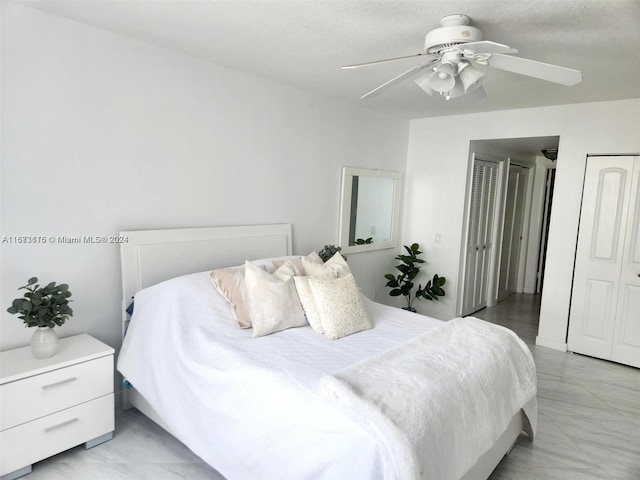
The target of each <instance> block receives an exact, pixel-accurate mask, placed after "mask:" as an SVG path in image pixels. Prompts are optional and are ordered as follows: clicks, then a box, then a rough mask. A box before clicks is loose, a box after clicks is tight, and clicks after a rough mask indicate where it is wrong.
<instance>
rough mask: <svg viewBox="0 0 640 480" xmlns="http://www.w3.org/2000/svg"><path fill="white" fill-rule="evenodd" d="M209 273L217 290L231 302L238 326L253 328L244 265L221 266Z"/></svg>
mask: <svg viewBox="0 0 640 480" xmlns="http://www.w3.org/2000/svg"><path fill="white" fill-rule="evenodd" d="M258 268H264V267H258ZM209 275H210V276H211V280H212V281H213V285H214V286H215V287H216V290H217V291H218V292H219V293H220V295H222V296H223V297H224V298H225V299H226V300H227V302H229V306H230V307H231V313H232V314H233V318H235V320H236V323H237V324H238V326H239V327H240V328H251V313H250V312H249V307H248V305H247V289H246V287H245V280H244V266H240V267H231V268H219V269H216V270H214V271H212V272H211V273H210V274H209Z"/></svg>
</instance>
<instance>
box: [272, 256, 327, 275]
mask: <svg viewBox="0 0 640 480" xmlns="http://www.w3.org/2000/svg"><path fill="white" fill-rule="evenodd" d="M287 261H290V262H291V263H292V264H293V268H294V269H295V271H296V275H305V271H304V266H303V263H302V262H303V261H306V262H310V263H316V264H322V263H323V262H322V259H321V258H320V255H318V254H317V253H316V252H311V253H310V254H309V255H307V256H306V257H296V258H292V259H290V260H274V261H273V266H274V267H275V268H276V269H277V268H280V267H281V266H282V265H284V263H285V262H287Z"/></svg>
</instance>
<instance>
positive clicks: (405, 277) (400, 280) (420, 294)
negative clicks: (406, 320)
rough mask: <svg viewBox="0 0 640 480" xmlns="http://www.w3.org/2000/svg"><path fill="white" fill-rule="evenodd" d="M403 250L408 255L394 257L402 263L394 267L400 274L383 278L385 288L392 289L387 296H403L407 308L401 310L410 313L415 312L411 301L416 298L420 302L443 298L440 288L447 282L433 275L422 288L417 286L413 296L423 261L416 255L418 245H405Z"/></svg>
mask: <svg viewBox="0 0 640 480" xmlns="http://www.w3.org/2000/svg"><path fill="white" fill-rule="evenodd" d="M404 248H405V250H407V253H408V254H407V255H398V256H396V259H397V260H400V261H401V262H402V263H401V264H400V265H396V268H397V269H398V270H399V271H400V273H399V274H398V275H393V274H392V273H387V274H386V275H385V276H384V277H385V278H386V279H387V280H388V281H387V284H386V286H387V287H390V288H391V289H392V290H391V291H390V292H389V295H391V296H392V297H398V296H400V295H404V297H405V298H406V299H407V306H406V307H402V308H403V309H404V310H409V311H410V312H415V311H416V309H415V308H413V301H414V300H415V299H416V298H417V299H418V300H422V299H423V298H424V299H426V300H438V297H443V296H444V289H443V288H442V287H443V286H444V284H445V283H446V281H447V280H446V279H445V277H440V276H438V274H435V275H434V276H433V278H432V279H431V280H429V281H428V282H427V284H426V285H425V286H424V288H423V287H422V284H418V289H417V290H416V292H415V294H414V293H413V287H414V286H415V284H414V283H413V281H414V280H415V278H416V277H417V276H418V273H420V268H421V267H420V264H421V263H424V260H422V259H421V258H418V255H420V254H421V253H422V252H421V251H420V245H418V244H417V243H414V244H413V245H411V246H410V247H408V246H406V245H405V246H404Z"/></svg>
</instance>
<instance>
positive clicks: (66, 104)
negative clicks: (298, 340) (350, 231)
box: [0, 3, 409, 349]
mask: <svg viewBox="0 0 640 480" xmlns="http://www.w3.org/2000/svg"><path fill="white" fill-rule="evenodd" d="M1 7H2V14H3V15H2V77H1V80H2V85H1V95H2V102H3V103H2V118H1V121H2V150H1V153H2V164H1V167H2V170H1V180H2V183H1V187H2V190H1V201H2V205H1V208H2V210H1V212H2V232H1V234H2V236H14V235H42V236H45V237H46V238H48V237H52V236H53V237H57V236H60V235H68V236H76V235H113V234H117V233H118V232H119V231H121V230H127V229H130V230H135V229H148V228H178V227H198V226H215V225H245V224H255V223H285V222H286V223H292V224H293V235H294V238H293V249H294V252H295V253H305V254H306V253H308V252H309V251H311V250H314V249H316V250H319V249H321V248H322V246H323V245H325V244H327V243H337V241H338V238H337V237H338V210H339V195H340V180H341V168H342V166H345V165H347V166H354V167H366V168H379V169H383V170H395V171H401V172H402V171H404V166H405V161H406V153H407V143H408V131H409V122H408V121H406V120H399V119H395V118H392V117H387V116H382V115H379V114H376V113H374V112H372V111H369V110H366V109H364V108H360V107H358V106H353V105H349V104H346V103H341V102H338V101H335V100H332V99H329V98H325V97H320V96H317V95H314V94H311V93H308V92H304V91H301V90H298V89H294V88H290V87H288V86H285V85H282V84H279V83H275V82H271V81H268V80H264V79H260V78H256V77H253V76H250V75H248V74H245V73H242V72H239V71H234V70H230V69H225V68H222V67H220V66H216V65H214V64H211V63H208V62H206V61H203V60H201V59H197V58H194V57H190V56H187V55H184V54H181V53H178V52H174V51H170V50H167V49H164V48H161V47H157V46H153V45H150V44H147V43H144V42H140V41H137V40H134V39H132V38H129V37H125V36H121V35H117V34H114V33H110V32H108V31H105V30H101V29H98V28H94V27H91V26H88V25H84V24H81V23H77V22H74V21H70V20H67V19H63V18H61V17H56V16H53V15H49V14H46V13H42V12H40V11H38V10H34V9H31V8H29V7H24V6H18V5H14V4H6V3H3V4H2V6H1ZM0 253H1V254H2V265H1V277H0V278H1V281H2V284H1V287H0V293H1V299H0V306H1V307H2V308H1V309H0V312H3V313H0V318H1V323H0V333H1V339H0V348H2V349H6V348H12V347H15V346H19V345H25V344H27V343H28V340H29V337H30V334H31V333H32V332H31V331H29V330H28V329H25V328H23V326H22V322H21V321H20V320H19V319H18V318H17V317H14V316H12V315H9V314H8V313H6V311H5V310H6V308H7V307H8V306H9V305H10V303H11V301H12V299H13V298H15V297H16V296H18V292H17V290H16V289H17V288H18V287H19V286H21V285H23V284H24V283H25V282H26V280H27V279H28V278H29V277H31V276H34V275H35V276H39V277H40V278H41V279H42V280H44V281H46V282H49V281H57V282H66V283H69V285H70V286H71V290H72V292H73V297H72V298H73V299H74V302H73V304H72V306H73V308H74V312H75V314H74V316H73V318H72V319H71V320H70V321H69V322H67V324H66V325H65V326H63V327H62V328H60V329H59V334H60V335H61V336H66V335H71V334H75V333H79V332H88V333H92V334H94V335H95V336H96V337H98V338H100V339H101V340H103V341H106V342H107V343H109V344H111V345H113V346H114V347H118V346H119V344H120V318H121V314H120V302H121V300H120V297H121V281H120V265H119V261H120V260H119V250H118V247H117V245H109V244H107V245H76V244H71V245H64V244H51V243H46V244H40V245H15V244H6V243H5V244H2V245H1V250H0ZM395 254H396V252H395V251H392V250H382V251H376V252H370V253H362V254H357V255H350V256H349V264H350V266H351V268H352V270H353V271H354V273H355V275H356V278H357V280H358V282H359V285H360V286H361V288H362V289H363V291H364V292H365V293H367V294H369V295H371V296H376V293H377V292H378V290H384V278H383V275H384V273H386V272H387V271H388V270H389V268H390V265H392V264H393V256H394V255H395Z"/></svg>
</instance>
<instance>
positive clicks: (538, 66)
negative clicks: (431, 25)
mask: <svg viewBox="0 0 640 480" xmlns="http://www.w3.org/2000/svg"><path fill="white" fill-rule="evenodd" d="M470 21H471V19H470V18H469V17H468V16H467V15H462V14H455V15H446V16H444V17H442V19H441V20H440V25H441V26H440V28H436V29H435V30H432V31H430V32H429V33H427V35H426V37H425V44H424V52H422V53H418V54H415V55H407V56H403V57H395V58H388V59H385V60H376V61H372V62H366V63H358V64H354V65H346V66H344V67H342V68H343V69H351V68H360V67H368V66H371V65H379V64H382V63H388V62H394V61H396V60H404V59H408V58H416V59H418V60H419V64H418V65H416V66H415V67H412V68H410V69H409V70H407V71H406V72H404V73H401V74H400V75H398V76H397V77H394V78H392V79H391V80H389V81H388V82H386V83H383V84H382V85H380V86H379V87H377V88H375V89H373V90H371V91H370V92H369V93H366V94H365V95H363V96H362V97H361V98H363V99H364V98H369V97H373V96H376V95H378V94H380V93H382V92H383V91H384V90H386V89H387V88H389V87H392V86H394V85H396V84H398V83H400V82H402V81H403V80H407V79H409V78H412V77H418V75H420V76H419V77H418V78H416V79H415V83H417V84H418V86H419V87H420V88H422V89H423V90H424V91H425V92H427V93H428V94H429V95H441V96H443V97H444V98H445V99H446V100H449V99H451V98H455V97H461V96H463V95H466V96H467V98H469V99H474V100H475V99H480V98H483V97H485V96H486V92H485V90H484V87H483V86H482V78H483V77H484V76H485V74H484V73H483V72H482V71H480V70H478V69H477V68H475V67H476V66H481V67H482V66H485V67H486V66H488V67H492V68H498V69H500V70H505V71H508V72H513V73H518V74H520V75H527V76H529V77H535V78H539V79H541V80H546V81H548V82H555V83H559V84H562V85H567V86H570V85H575V84H577V83H580V82H581V81H582V72H581V71H580V70H574V69H572V68H566V67H560V66H558V65H551V64H549V63H543V62H538V61H535V60H529V59H526V58H520V57H514V56H512V55H511V54H514V53H518V50H516V49H515V48H511V47H509V46H507V45H503V44H501V43H496V42H490V41H483V40H482V32H481V31H480V30H479V29H478V28H476V27H472V26H470V25H469V23H470Z"/></svg>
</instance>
